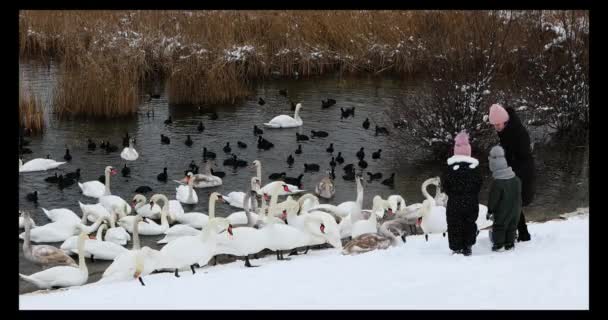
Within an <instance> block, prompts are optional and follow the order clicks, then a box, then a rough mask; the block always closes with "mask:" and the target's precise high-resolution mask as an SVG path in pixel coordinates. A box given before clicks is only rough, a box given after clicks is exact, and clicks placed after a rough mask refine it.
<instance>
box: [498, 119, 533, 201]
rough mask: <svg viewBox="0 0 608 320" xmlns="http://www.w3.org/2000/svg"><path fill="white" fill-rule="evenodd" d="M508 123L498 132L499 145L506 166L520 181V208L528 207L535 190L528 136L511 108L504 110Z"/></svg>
mask: <svg viewBox="0 0 608 320" xmlns="http://www.w3.org/2000/svg"><path fill="white" fill-rule="evenodd" d="M506 110H507V113H509V121H508V122H507V125H506V126H505V128H504V129H503V130H502V131H501V132H498V138H499V139H500V145H501V146H502V148H503V149H504V150H505V159H507V164H508V165H509V166H510V167H511V168H512V169H513V171H514V172H515V175H517V177H519V179H520V180H521V198H522V206H524V207H525V206H527V205H529V204H530V203H531V202H532V200H534V193H535V189H536V182H535V180H536V177H535V176H536V169H535V167H534V157H533V156H532V150H531V147H530V135H529V134H528V131H527V130H526V128H525V127H524V126H523V124H522V123H521V120H520V119H519V117H518V116H517V113H515V110H514V109H513V108H510V107H509V108H506Z"/></svg>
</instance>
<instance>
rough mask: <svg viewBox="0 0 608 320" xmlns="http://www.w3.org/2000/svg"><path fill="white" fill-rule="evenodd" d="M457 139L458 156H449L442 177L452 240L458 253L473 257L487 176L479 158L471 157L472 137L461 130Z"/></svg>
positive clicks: (455, 153) (451, 242) (453, 247)
mask: <svg viewBox="0 0 608 320" xmlns="http://www.w3.org/2000/svg"><path fill="white" fill-rule="evenodd" d="M454 141H455V145H454V156H452V157H450V158H448V161H447V167H446V168H445V170H444V172H443V174H442V176H441V188H442V189H443V190H444V192H445V193H446V194H447V196H448V203H447V208H446V219H447V223H448V242H449V245H450V249H451V250H452V251H454V253H461V254H464V255H465V256H470V255H471V247H472V246H473V245H474V244H475V242H476V238H477V223H476V220H477V216H478V215H479V191H480V190H481V184H482V182H483V179H482V177H481V172H480V171H479V161H478V160H477V159H475V158H473V157H471V145H470V144H469V136H468V135H467V134H466V133H465V132H461V133H459V134H458V135H457V136H456V138H455V139H454Z"/></svg>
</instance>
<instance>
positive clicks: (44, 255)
mask: <svg viewBox="0 0 608 320" xmlns="http://www.w3.org/2000/svg"><path fill="white" fill-rule="evenodd" d="M23 215H24V219H25V222H24V223H25V237H24V239H23V256H24V257H25V259H27V260H29V261H31V262H33V263H35V264H38V265H41V266H42V267H43V268H47V267H50V266H57V265H64V266H73V267H77V266H78V265H77V264H76V262H75V261H74V259H72V258H70V256H68V255H67V254H65V252H63V250H61V249H59V248H56V247H53V246H49V245H35V246H32V245H31V243H30V230H31V222H30V221H31V218H30V214H29V212H27V211H26V212H24V213H23Z"/></svg>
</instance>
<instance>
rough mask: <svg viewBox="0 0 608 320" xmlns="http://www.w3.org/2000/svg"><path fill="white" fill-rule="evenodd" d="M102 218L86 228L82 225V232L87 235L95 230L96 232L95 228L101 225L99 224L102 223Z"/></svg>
mask: <svg viewBox="0 0 608 320" xmlns="http://www.w3.org/2000/svg"><path fill="white" fill-rule="evenodd" d="M103 219H104V217H99V218H97V220H96V221H95V223H93V224H92V225H90V226H86V225H84V224H82V226H84V228H83V230H84V231H85V232H86V233H87V234H89V233H91V232H93V231H95V230H97V228H99V225H101V223H102V222H103Z"/></svg>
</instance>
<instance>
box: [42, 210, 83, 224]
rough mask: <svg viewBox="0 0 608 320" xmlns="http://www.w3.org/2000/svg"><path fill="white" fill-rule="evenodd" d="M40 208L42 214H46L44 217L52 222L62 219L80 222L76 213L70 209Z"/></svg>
mask: <svg viewBox="0 0 608 320" xmlns="http://www.w3.org/2000/svg"><path fill="white" fill-rule="evenodd" d="M41 209H42V212H44V214H45V215H46V217H47V218H49V220H51V221H52V222H58V221H63V220H67V221H76V222H80V221H81V220H82V219H81V218H80V217H79V216H78V215H76V213H74V211H72V210H70V209H66V208H59V209H53V210H46V209H45V208H41ZM83 222H84V221H83Z"/></svg>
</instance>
